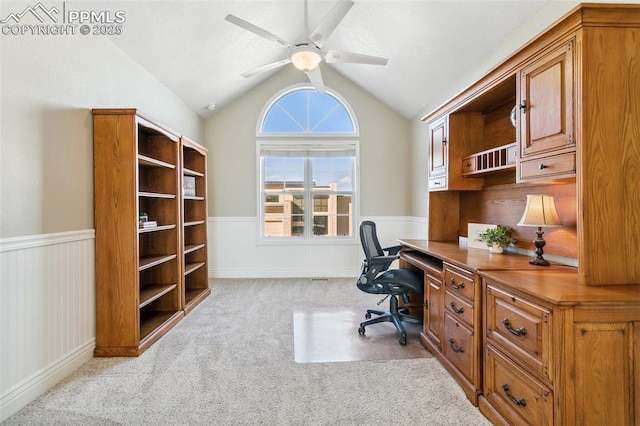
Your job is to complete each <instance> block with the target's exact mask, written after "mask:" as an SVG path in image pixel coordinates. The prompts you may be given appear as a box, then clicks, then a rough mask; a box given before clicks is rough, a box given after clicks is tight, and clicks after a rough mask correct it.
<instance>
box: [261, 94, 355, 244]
mask: <svg viewBox="0 0 640 426" xmlns="http://www.w3.org/2000/svg"><path fill="white" fill-rule="evenodd" d="M357 154H358V140H357V128H356V125H355V121H354V119H353V114H352V113H350V112H349V109H348V108H347V107H346V106H345V103H344V101H342V100H340V99H339V98H338V97H337V95H335V94H333V93H331V92H327V93H318V92H316V91H314V90H313V89H311V88H308V87H302V88H299V87H298V88H295V89H289V90H288V91H285V92H284V94H281V95H280V96H278V97H276V98H275V101H273V102H271V103H270V104H269V105H268V108H267V109H266V112H265V113H264V114H263V116H262V118H261V123H260V127H259V131H258V160H259V172H260V173H259V186H260V196H259V209H260V222H261V237H262V238H263V239H270V240H283V239H307V240H318V239H336V238H342V239H344V238H353V237H354V223H355V220H356V211H357V208H356V207H357V196H356V195H357V191H356V187H357V186H356V182H357V163H358V162H357Z"/></svg>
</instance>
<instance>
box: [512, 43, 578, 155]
mask: <svg viewBox="0 0 640 426" xmlns="http://www.w3.org/2000/svg"><path fill="white" fill-rule="evenodd" d="M574 56H575V55H574V41H573V40H571V41H569V42H568V43H566V44H564V45H562V46H561V47H559V48H557V49H555V50H553V51H551V52H550V53H549V54H547V55H544V56H542V57H540V58H538V59H536V60H534V61H533V62H531V63H530V64H529V65H527V66H525V67H524V68H523V69H522V70H521V71H520V73H519V88H520V90H519V93H518V104H519V105H520V108H519V110H520V114H519V124H520V125H519V130H520V135H519V138H518V140H519V142H520V153H521V155H522V157H523V158H524V157H527V156H531V155H536V154H541V153H545V152H550V151H556V150H559V149H563V148H570V147H575V140H574V95H575V87H574Z"/></svg>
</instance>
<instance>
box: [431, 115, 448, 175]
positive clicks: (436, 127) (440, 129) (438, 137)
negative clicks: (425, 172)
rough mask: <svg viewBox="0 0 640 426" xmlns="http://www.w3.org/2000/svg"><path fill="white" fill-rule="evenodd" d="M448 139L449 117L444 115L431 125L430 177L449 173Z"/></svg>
mask: <svg viewBox="0 0 640 426" xmlns="http://www.w3.org/2000/svg"><path fill="white" fill-rule="evenodd" d="M447 141H448V126H447V117H442V118H440V119H438V120H437V121H434V122H433V123H431V124H430V125H429V156H430V157H429V159H430V161H429V177H434V176H443V175H445V174H446V173H447V163H448V157H449V155H448V151H447Z"/></svg>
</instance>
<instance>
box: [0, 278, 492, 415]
mask: <svg viewBox="0 0 640 426" xmlns="http://www.w3.org/2000/svg"><path fill="white" fill-rule="evenodd" d="M211 287H212V295H211V296H210V297H209V298H208V299H206V300H205V301H204V302H203V303H202V304H201V305H200V306H199V307H197V308H196V309H195V310H194V311H193V312H192V313H191V314H189V315H188V316H187V317H185V318H184V320H182V321H181V322H180V323H179V324H178V325H177V326H176V327H175V328H174V329H173V330H171V332H170V333H168V334H167V335H165V336H164V337H163V338H162V339H160V341H158V342H157V343H156V344H155V345H154V346H152V347H151V348H150V349H149V350H147V351H146V352H145V353H144V354H142V355H141V356H140V357H138V358H95V359H92V360H91V361H89V362H87V363H86V364H85V365H84V366H83V367H81V368H80V369H79V370H77V371H76V372H75V373H73V374H72V375H71V376H69V377H68V378H67V379H65V380H63V381H62V382H61V383H59V384H58V385H57V386H56V387H54V388H53V389H51V390H50V391H49V392H47V393H46V394H44V395H43V396H42V397H41V398H39V399H37V400H36V401H34V402H32V403H31V404H29V405H28V406H27V407H25V408H24V409H22V410H21V411H19V412H18V413H16V414H15V415H14V416H12V417H11V418H9V419H8V420H6V422H5V423H4V424H6V425H365V424H366V425H389V424H407V425H458V426H460V425H482V424H489V423H488V422H487V421H486V420H485V419H484V417H483V416H482V415H481V414H480V412H479V411H478V409H477V408H476V407H474V406H473V405H472V404H471V403H470V402H469V401H468V400H467V399H466V397H465V396H464V393H463V391H462V389H461V388H460V387H459V386H458V384H457V383H456V382H455V381H454V380H453V379H452V378H451V376H450V375H449V374H448V373H447V372H446V371H445V370H444V368H443V367H442V366H441V365H440V363H439V362H438V361H437V360H436V359H435V358H414V359H394V360H383V361H361V362H332V363H305V364H299V363H296V362H295V361H294V344H293V315H292V312H293V310H295V309H306V308H311V307H317V308H331V307H340V306H346V307H363V308H364V307H366V306H371V305H375V302H377V300H376V299H375V298H374V299H373V300H372V298H371V296H370V295H367V294H365V293H362V292H360V291H359V290H357V288H356V287H355V284H354V283H353V280H328V281H326V282H322V281H320V282H318V281H311V280H308V279H300V280H295V279H288V280H214V281H212V282H211ZM353 337H354V338H356V339H357V338H358V335H357V334H356V335H354V336H353Z"/></svg>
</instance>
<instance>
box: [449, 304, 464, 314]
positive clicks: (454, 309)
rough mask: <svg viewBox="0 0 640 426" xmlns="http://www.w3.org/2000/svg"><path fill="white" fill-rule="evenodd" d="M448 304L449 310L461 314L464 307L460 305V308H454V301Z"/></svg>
mask: <svg viewBox="0 0 640 426" xmlns="http://www.w3.org/2000/svg"><path fill="white" fill-rule="evenodd" d="M449 306H451V310H452V311H453V312H455V313H456V314H462V313H464V307H462V308H456V304H455V302H451V303H449Z"/></svg>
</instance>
